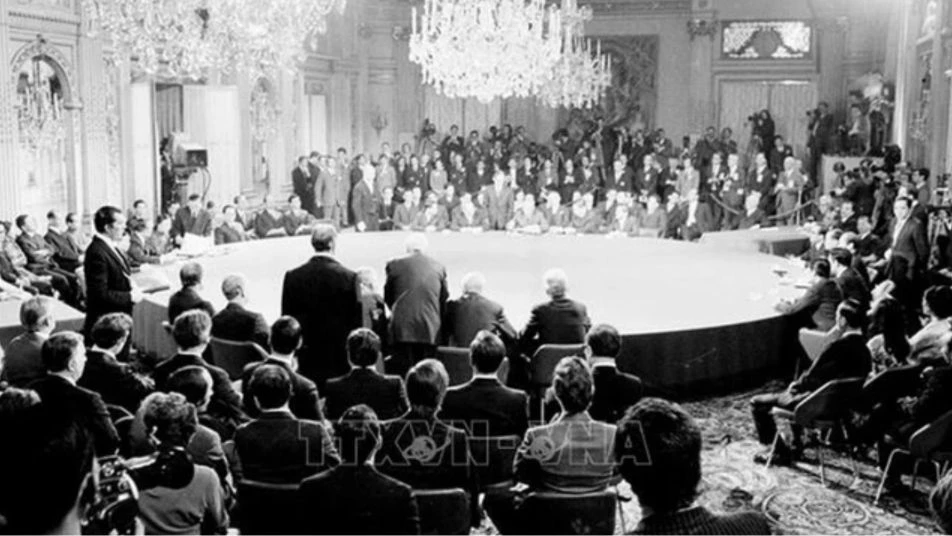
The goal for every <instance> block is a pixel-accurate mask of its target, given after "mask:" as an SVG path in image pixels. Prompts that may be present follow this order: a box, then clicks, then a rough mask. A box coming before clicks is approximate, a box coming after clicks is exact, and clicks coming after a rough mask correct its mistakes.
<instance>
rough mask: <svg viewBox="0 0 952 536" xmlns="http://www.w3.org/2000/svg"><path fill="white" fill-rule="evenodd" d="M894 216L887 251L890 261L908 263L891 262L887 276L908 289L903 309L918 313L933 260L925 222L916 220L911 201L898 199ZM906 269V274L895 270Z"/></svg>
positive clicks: (894, 204) (894, 207) (894, 206)
mask: <svg viewBox="0 0 952 536" xmlns="http://www.w3.org/2000/svg"><path fill="white" fill-rule="evenodd" d="M893 215H894V218H893V220H892V224H891V226H890V228H889V235H888V236H889V239H890V247H889V250H888V251H886V258H887V259H890V258H891V257H899V258H902V259H904V260H905V261H906V262H905V263H901V262H900V263H895V262H890V263H889V266H890V269H889V270H888V272H889V273H887V274H886V275H887V276H888V277H889V278H890V279H893V280H895V281H897V286H902V284H903V283H905V284H907V285H908V288H909V289H910V292H908V293H907V297H908V299H907V300H905V302H904V303H903V304H902V305H903V307H905V308H906V310H907V311H915V310H917V309H918V306H919V298H920V296H921V295H922V286H923V285H922V283H923V277H924V275H925V273H926V267H927V263H928V260H929V241H928V239H927V238H926V231H925V228H924V227H923V225H922V221H921V220H919V219H918V218H915V217H913V216H912V199H911V198H909V197H902V196H900V197H897V198H896V201H895V202H894V203H893ZM903 265H905V267H906V270H896V269H894V267H900V266H903Z"/></svg>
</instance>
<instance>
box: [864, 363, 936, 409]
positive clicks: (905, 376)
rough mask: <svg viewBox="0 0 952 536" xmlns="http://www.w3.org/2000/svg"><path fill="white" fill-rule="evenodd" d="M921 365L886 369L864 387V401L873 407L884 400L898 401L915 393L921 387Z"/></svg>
mask: <svg viewBox="0 0 952 536" xmlns="http://www.w3.org/2000/svg"><path fill="white" fill-rule="evenodd" d="M921 373H922V367H921V366H919V365H904V366H901V367H895V368H891V369H886V370H884V371H882V372H880V373H879V374H877V375H875V376H873V377H872V378H870V379H869V381H867V382H866V384H865V385H863V394H862V398H863V401H864V402H865V403H866V404H868V405H873V404H876V403H878V402H881V401H883V400H896V399H898V398H902V397H904V396H909V395H912V394H914V393H915V391H916V389H917V388H918V387H919V384H920V381H919V375H920V374H921Z"/></svg>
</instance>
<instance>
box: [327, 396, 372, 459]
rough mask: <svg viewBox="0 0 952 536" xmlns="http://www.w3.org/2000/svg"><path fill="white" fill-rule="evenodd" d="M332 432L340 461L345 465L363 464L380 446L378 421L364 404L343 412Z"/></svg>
mask: <svg viewBox="0 0 952 536" xmlns="http://www.w3.org/2000/svg"><path fill="white" fill-rule="evenodd" d="M334 432H335V434H334V435H336V436H337V441H338V446H339V448H338V452H339V453H340V457H341V461H342V462H343V463H345V464H352V465H358V464H363V463H364V462H366V461H367V460H368V459H369V458H370V455H371V454H373V451H374V449H375V448H377V446H378V445H379V444H380V421H378V420H377V414H376V413H374V410H372V409H370V407H369V406H366V405H364V404H359V405H357V406H353V407H351V408H349V409H347V410H346V411H344V413H343V415H341V417H340V419H339V420H338V421H337V426H335V427H334Z"/></svg>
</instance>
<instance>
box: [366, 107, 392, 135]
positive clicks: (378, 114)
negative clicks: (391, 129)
mask: <svg viewBox="0 0 952 536" xmlns="http://www.w3.org/2000/svg"><path fill="white" fill-rule="evenodd" d="M389 125H390V120H389V119H388V118H387V114H385V113H383V110H381V109H380V106H377V109H376V110H374V111H373V112H372V113H371V115H370V126H372V127H373V129H374V131H375V132H377V138H379V137H380V133H381V132H383V131H384V129H385V128H387V126H389Z"/></svg>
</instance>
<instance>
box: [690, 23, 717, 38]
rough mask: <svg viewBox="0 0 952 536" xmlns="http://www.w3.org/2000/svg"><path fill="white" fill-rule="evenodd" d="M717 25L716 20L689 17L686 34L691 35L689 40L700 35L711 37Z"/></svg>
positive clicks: (715, 31)
mask: <svg viewBox="0 0 952 536" xmlns="http://www.w3.org/2000/svg"><path fill="white" fill-rule="evenodd" d="M719 26H720V25H719V24H718V22H717V21H716V20H708V19H691V20H689V21H688V35H690V36H691V41H694V38H695V37H698V36H701V35H706V36H708V37H710V38H713V37H714V35H715V34H716V33H717V29H718V27H719Z"/></svg>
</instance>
